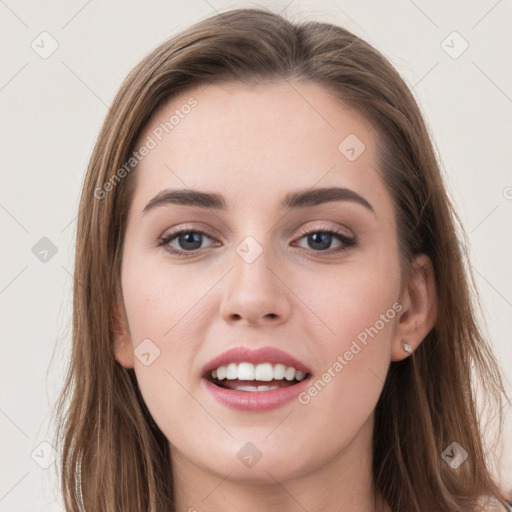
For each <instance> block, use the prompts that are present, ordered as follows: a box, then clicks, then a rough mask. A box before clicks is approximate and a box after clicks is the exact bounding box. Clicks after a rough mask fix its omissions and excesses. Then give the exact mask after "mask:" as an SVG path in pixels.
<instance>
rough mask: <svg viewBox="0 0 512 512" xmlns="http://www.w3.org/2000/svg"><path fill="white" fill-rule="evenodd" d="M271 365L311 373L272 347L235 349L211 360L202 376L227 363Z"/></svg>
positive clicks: (292, 358) (305, 367)
mask: <svg viewBox="0 0 512 512" xmlns="http://www.w3.org/2000/svg"><path fill="white" fill-rule="evenodd" d="M243 362H246V363H252V364H260V363H271V364H279V363H281V364H284V365H285V366H293V368H295V369H296V370H300V371H302V372H304V373H311V370H310V369H309V368H308V367H307V366H306V365H305V364H304V363H302V362H301V361H299V360H298V359H296V358H295V357H293V356H291V355H290V354H288V353H286V352H284V351H282V350H279V349H277V348H274V347H262V348H258V349H250V348H248V347H235V348H232V349H230V350H227V351H226V352H223V353H222V354H220V355H219V356H217V357H215V358H214V359H212V360H211V361H210V362H209V363H207V364H206V366H205V367H204V368H203V373H202V375H203V376H206V375H208V374H209V373H210V372H212V371H213V370H216V369H217V368H218V367H219V366H226V365H228V364H229V363H243Z"/></svg>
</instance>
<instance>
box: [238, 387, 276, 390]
mask: <svg viewBox="0 0 512 512" xmlns="http://www.w3.org/2000/svg"><path fill="white" fill-rule="evenodd" d="M235 389H236V390H237V391H270V390H272V389H279V386H237V387H236V388H235Z"/></svg>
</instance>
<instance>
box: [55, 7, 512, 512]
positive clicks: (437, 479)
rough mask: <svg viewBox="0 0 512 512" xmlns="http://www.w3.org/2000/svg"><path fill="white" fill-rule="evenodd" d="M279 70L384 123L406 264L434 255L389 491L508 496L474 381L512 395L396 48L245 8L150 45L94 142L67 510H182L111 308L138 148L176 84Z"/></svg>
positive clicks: (386, 422) (84, 212)
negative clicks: (393, 55)
mask: <svg viewBox="0 0 512 512" xmlns="http://www.w3.org/2000/svg"><path fill="white" fill-rule="evenodd" d="M279 80H286V81H288V82H290V83H292V82H293V81H306V82H314V83H317V84H320V85H322V86H323V87H324V88H325V89H326V90H328V91H330V92H331V93H333V94H335V95H336V96H337V97H338V98H339V99H340V100H342V101H343V102H345V103H346V104H348V105H350V106H351V107H353V108H354V109H356V110H357V111H358V112H359V113H360V114H362V115H363V116H364V117H365V118H366V119H368V120H369V121H370V123H371V125H372V127H373V129H374V133H375V136H376V139H377V140H378V141H379V144H378V146H379V162H378V163H379V166H380V167H379V168H380V171H381V173H382V176H383V178H384V180H385V183H386V186H387V188H388V190H389V192H390V193H391V195H392V197H393V200H394V204H395V210H396V217H397V224H398V233H397V236H398V240H399V243H400V247H401V258H402V266H403V268H404V269H405V270H407V265H408V264H409V263H410V262H411V261H412V258H413V256H414V255H416V254H418V253H425V254H427V255H428V256H429V257H430V258H431V260H432V262H433V268H434V271H435V279H436V286H437V292H438V318H437V321H436V324H435V326H434V328H433V329H432V331H431V332H430V333H429V334H428V336H427V337H426V338H425V340H424V341H423V343H421V345H420V346H419V348H418V349H417V351H416V352H415V353H414V354H413V355H412V356H410V357H408V358H406V359H405V360H403V361H401V362H392V363H391V366H390V369H389V373H388V375H387V379H386V381H385V384H384V388H383V391H382V394H381V396H380V399H379V402H378V404H377V407H376V410H375V429H374V436H373V476H374V483H375V492H376V494H377V493H378V494H379V495H381V496H382V497H383V498H384V499H385V500H387V502H388V503H389V504H390V506H391V508H392V510H393V511H394V512H401V511H404V512H424V511H426V510H429V511H430V510H432V511H436V512H437V511H443V512H463V511H464V512H468V511H476V510H479V508H478V504H479V503H481V499H482V498H483V497H494V498H497V499H500V500H505V496H504V495H503V493H502V491H500V489H499V487H498V485H497V483H496V481H495V480H494V476H493V473H492V471H491V469H490V462H489V455H488V454H487V453H486V451H485V449H484V443H483V438H484V434H485V432H484V431H483V429H482V428H481V427H480V426H479V418H480V414H481V411H480V410H478V409H477V397H476V389H475V387H476V386H475V382H477V383H479V384H480V385H481V386H482V389H483V390H484V396H485V398H486V403H488V404H490V405H489V407H490V411H491V412H492V411H494V412H495V413H496V414H497V415H498V417H499V431H500V432H501V427H502V418H501V412H500V411H501V405H502V401H503V397H506V395H505V391H504V388H503V384H502V379H501V376H500V372H499V368H498V365H497V363H496V361H495V359H494V356H493V354H492V352H491V350H490V347H489V345H488V343H487V342H486V340H485V339H484V337H483V336H482V335H481V332H480V330H479V327H478V326H477V324H476V322H475V311H476V309H475V302H474V300H473V299H472V297H475V295H474V289H473V288H474V287H473V284H472V283H473V279H472V277H471V273H470V271H469V268H468V266H467V264H466V261H467V254H466V252H465V249H464V247H465V240H464V238H463V234H462V232H461V231H460V228H459V222H458V220H457V217H456V215H455V213H454V211H453V208H452V206H451V203H450V201H449V198H448V196H447V194H446V191H445V188H444V185H443V181H442V176H441V172H440V168H439V164H438V162H437V158H436V155H435V151H434V149H433V146H432V142H431V139H430V136H429V133H428V130H427V128H426V126H425V122H424V120H423V118H422V114H421V112H420V110H419V108H418V105H417V103H416V101H415V99H414V98H413V96H412V94H411V92H410V90H409V89H408V87H407V85H406V84H405V83H404V81H403V80H402V79H401V77H400V76H399V74H398V73H397V71H396V70H395V69H394V68H393V67H392V66H391V64H390V63H389V62H388V61H387V60H386V58H385V57H384V56H383V55H382V54H380V53H379V52H378V51H377V50H375V49H374V48H373V47H372V46H370V45H369V44H367V43H366V42H364V41H362V40H361V39H359V38H358V37H357V36H355V35H354V34H352V33H350V32H348V31H347V30H345V29H343V28H341V27H338V26H333V25H330V24H326V23H319V22H305V23H302V24H295V23H291V22H289V21H288V20H286V19H284V18H283V17H281V16H279V15H276V14H272V13H270V12H267V11H263V10H256V9H241V10H234V11H230V12H226V13H223V14H219V15H216V16H214V17H212V18H209V19H207V20H205V21H202V22H200V23H198V24H196V25H194V26H193V27H191V28H190V29H188V30H186V31H185V32H183V33H181V34H179V35H177V36H175V37H173V38H172V39H170V40H169V41H166V42H165V43H164V44H162V45H161V46H160V47H158V48H157V49H156V50H154V51H153V52H152V53H150V54H149V55H148V56H147V57H145V58H144V59H143V61H142V62H141V63H140V64H139V65H138V66H137V67H136V68H135V69H133V71H132V72H131V73H130V74H129V75H128V77H127V78H126V80H125V81H124V83H123V84H122V86H121V89H120V90H119V92H118V94H117V96H116V98H115V99H114V102H113V104H112V107H111V109H110V111H109V112H108V114H107V117H106V119H105V122H104V124H103V127H102V129H101V132H100V134H99V137H98V140H97V143H96V146H95V148H94V151H93V153H92V156H91V160H90V163H89V167H88V170H87V175H86V178H85V182H84V185H83V191H82V196H81V201H80V208H79V216H78V226H77V238H76V256H75V258H76V260H75V271H74V277H75V283H74V290H73V294H74V295H73V345H72V357H71V362H70V366H69V371H68V375H67V380H66V383H65V387H64V389H63V391H62V394H61V396H60V398H59V401H58V404H57V409H56V417H57V420H58V430H57V434H56V443H57V445H58V446H59V447H61V467H60V469H61V472H62V474H61V482H62V490H63V495H64V501H65V507H66V511H67V512H79V511H80V510H81V508H80V502H83V505H84V507H85V510H86V511H87V512H93V511H94V512H100V511H101V512H119V511H121V510H122V511H123V512H140V511H142V510H144V511H149V512H163V511H167V510H174V507H173V496H172V474H171V463H170V456H169V451H168V440H167V439H166V438H165V436H164V435H163V434H162V432H161V431H160V430H159V428H158V427H157V425H156V424H155V422H154V421H153V419H152V417H151V415H150V413H149V412H148V410H147V408H146V406H145V404H144V401H143V399H142V396H141V394H140V392H139V388H138V385H137V380H136V377H135V374H134V371H133V370H132V369H125V368H123V367H122V366H121V365H120V364H119V363H117V361H116V360H115V358H114V350H113V332H114V330H115V324H114V320H113V307H114V304H115V303H116V301H118V302H117V303H118V304H122V297H121V293H120V268H121V255H122V248H123V237H124V232H125V227H126V219H127V212H128V208H129V206H130V201H131V196H132V194H133V188H134V187H133V183H134V180H133V177H134V174H135V172H136V170H135V168H134V169H132V168H130V167H127V166H126V162H129V161H130V158H131V157H132V155H133V151H134V150H136V149H137V147H136V144H137V143H138V138H139V137H140V135H141V133H142V131H143V129H144V128H145V126H146V124H147V123H148V120H149V119H150V117H151V116H152V114H153V113H154V112H155V111H156V110H157V109H158V108H159V107H160V106H161V105H163V104H164V103H165V102H167V101H168V100H170V99H171V98H173V97H174V96H176V95H177V94H178V93H182V92H183V91H186V90H188V89H191V88H193V87H196V86H200V85H207V84H211V83H224V82H225V83H227V82H242V83H258V82H262V81H279ZM123 166H124V171H125V172H123V171H121V169H123ZM452 442H457V443H458V444H459V445H460V446H461V447H463V449H464V450H465V451H466V452H467V454H468V458H467V460H466V461H465V462H464V463H463V464H462V465H460V467H459V468H458V469H457V470H455V469H452V468H451V467H450V466H449V465H448V464H447V463H446V462H445V461H444V460H443V457H442V453H443V451H444V450H445V449H446V448H447V447H448V446H449V445H450V444H451V443H452ZM77 476H80V477H81V483H80V482H79V484H80V485H77V481H76V479H77Z"/></svg>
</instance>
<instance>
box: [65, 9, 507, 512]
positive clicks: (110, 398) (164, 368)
mask: <svg viewBox="0 0 512 512" xmlns="http://www.w3.org/2000/svg"><path fill="white" fill-rule="evenodd" d="M455 219H456V217H455V215H454V212H453V210H452V207H451V205H450V202H449V199H448V197H447V194H446V192H445V189H444V186H443V183H442V179H441V175H440V171H439V166H438V163H437V161H436V157H435V154H434V151H433V148H432V143H431V141H430V138H429V134H428V132H427V129H426V127H425V123H424V121H423V119H422V116H421V113H420V111H419V108H418V106H417V104H416V102H415V100H414V98H413V97H412V94H411V93H410V91H409V90H408V88H407V86H406V85H405V84H404V82H403V80H402V79H401V78H400V77H399V75H398V74H397V72H396V71H395V70H394V69H393V67H392V66H391V65H390V64H389V62H388V61H387V60H386V59H385V58H384V57H383V56H382V55H381V54H380V53H379V52H378V51H376V50H375V49H374V48H372V47H371V46H369V45H368V44H367V43H365V42H364V41H362V40H360V39H359V38H357V37H356V36H355V35H353V34H351V33H349V32H348V31H346V30H344V29H342V28H340V27H336V26H332V25H329V24H322V23H305V24H302V25H299V24H293V23H290V22H288V21H287V20H285V19H283V18H282V17H280V16H278V15H275V14H271V13H269V12H266V11H260V10H235V11H231V12H227V13H224V14H220V15H217V16H214V17H213V18H210V19H208V20H206V21H203V22H201V23H199V24H197V25H195V26H193V27H192V28H190V29H189V30H187V31H185V32H183V33H182V34H179V35H178V36H176V37H174V38H172V39H171V40H169V41H167V42H166V43H164V44H163V45H161V46H160V47H159V48H157V49H156V50H155V51H154V52H152V53H151V54H150V55H148V56H147V57H146V58H145V59H144V60H143V61H142V62H141V63H140V64H139V65H138V66H137V67H136V68H135V69H134V70H133V71H132V72H131V73H130V74H129V76H128V77H127V79H126V80H125V82H124V83H123V85H122V87H121V90H120V91H119V93H118V95H117V96H116V98H115V100H114V103H113V105H112V108H111V110H110V112H109V113H108V115H107V118H106V120H105V123H104V126H103V128H102V130H101V133H100V135H99V138H98V141H97V144H96V147H95V149H94V152H93V155H92V158H91V161H90V165H89V169H88V173H87V176H86V180H85V183H84V187H83V193H82V199H81V203H80V212H79V220H78V233H77V248H76V265H75V278H76V279H75V289H74V315H73V332H74V337H73V355H72V361H71V365H70V369H69V374H68V378H67V382H66V387H65V389H64V391H63V395H62V397H61V400H60V404H59V414H60V417H61V418H62V420H61V425H60V430H59V432H58V435H59V439H60V441H59V442H60V444H61V445H62V484H63V491H64V497H65V504H66V510H67V511H68V512H70V511H79V510H86V511H87V512H92V511H100V510H101V511H119V510H122V511H123V512H125V511H134V512H135V511H141V510H147V511H151V512H160V511H168V510H189V511H192V510H198V511H202V510H208V511H223V512H226V511H230V510H244V509H247V510H249V509H254V508H256V506H259V507H260V508H262V509H264V510H267V511H271V510H279V511H282V510H289V511H292V510H310V511H314V510H326V511H331V510H332V511H335V510H336V511H338V510H358V511H361V512H362V511H364V512H370V511H371V512H375V511H386V512H390V511H393V512H399V511H407V512H420V511H421V512H424V511H426V510H429V511H430V510H436V511H443V512H444V511H450V512H456V511H457V512H462V511H464V512H468V511H472V512H473V511H474V512H476V511H479V510H506V508H505V504H506V500H507V496H506V495H505V492H504V491H503V490H501V489H500V488H499V487H498V485H497V483H496V481H495V480H494V478H493V475H492V473H491V471H490V464H491V461H490V460H489V458H490V457H489V454H488V453H486V452H485V451H484V447H483V440H482V437H481V433H480V430H479V427H478V420H479V417H480V414H481V411H480V410H479V409H478V408H477V404H476V396H475V389H474V386H473V384H472V379H475V382H478V383H479V384H481V385H482V386H483V388H482V389H483V390H484V392H485V395H486V398H489V399H490V400H491V401H492V409H491V413H493V414H496V413H497V411H500V410H501V407H500V405H501V401H502V399H503V397H504V390H503V386H502V382H501V377H500V373H499V370H498V366H497V364H496V362H495V359H494V357H493V355H492V352H491V350H490V348H489V345H488V344H487V342H486V341H485V340H484V339H482V336H481V334H480V332H479V329H478V326H477V325H476V323H475V312H474V311H473V306H472V301H471V293H470V292H471V287H470V283H471V280H470V276H468V275H467V273H466V269H465V266H464V259H465V257H466V255H465V252H464V250H463V248H462V246H461V244H460V242H459V239H458V236H457V234H456V224H455ZM493 411H494V412H493ZM508 498H510V497H508Z"/></svg>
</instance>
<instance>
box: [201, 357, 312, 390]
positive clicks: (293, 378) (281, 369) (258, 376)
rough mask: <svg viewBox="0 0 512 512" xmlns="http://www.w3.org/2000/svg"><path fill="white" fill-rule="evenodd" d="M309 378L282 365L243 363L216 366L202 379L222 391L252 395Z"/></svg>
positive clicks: (292, 368)
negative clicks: (250, 393)
mask: <svg viewBox="0 0 512 512" xmlns="http://www.w3.org/2000/svg"><path fill="white" fill-rule="evenodd" d="M309 376H310V374H309V373H306V372H303V371H301V370H297V369H296V368H295V367H293V366H286V365H284V364H282V363H278V364H272V363H269V362H268V363H261V364H258V365H254V364H252V363H249V362H245V361H244V362H241V363H238V364H237V363H229V364H228V365H226V366H218V367H217V368H215V369H214V370H212V371H211V372H208V373H207V375H205V377H204V378H206V379H207V380H208V381H209V382H211V383H212V384H213V385H215V386H218V387H220V388H223V389H230V390H232V391H244V392H253V393H254V392H262V391H272V390H274V389H282V388H289V387H291V386H295V385H296V384H298V383H299V382H302V381H303V380H304V379H306V378H308V377H309Z"/></svg>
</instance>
